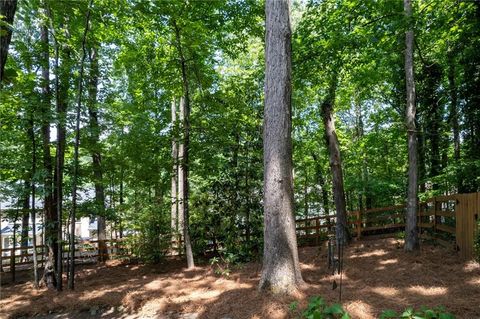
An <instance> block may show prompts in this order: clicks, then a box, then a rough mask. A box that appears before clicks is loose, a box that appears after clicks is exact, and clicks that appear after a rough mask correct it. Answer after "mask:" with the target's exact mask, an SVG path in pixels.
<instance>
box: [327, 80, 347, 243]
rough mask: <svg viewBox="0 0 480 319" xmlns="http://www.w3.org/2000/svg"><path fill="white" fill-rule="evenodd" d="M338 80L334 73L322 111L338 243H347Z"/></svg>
mask: <svg viewBox="0 0 480 319" xmlns="http://www.w3.org/2000/svg"><path fill="white" fill-rule="evenodd" d="M337 81H338V78H337V74H334V75H333V77H332V80H331V83H330V88H329V93H328V97H327V98H326V99H325V101H324V102H323V103H322V109H321V113H322V119H323V125H324V126H325V141H326V144H327V149H328V154H329V158H330V170H331V171H332V185H333V200H334V202H335V209H336V217H337V218H336V219H337V221H336V226H335V235H336V239H337V242H338V243H342V244H346V243H348V242H349V241H350V234H349V232H348V226H347V208H346V202H345V190H344V187H343V171H342V159H341V157H340V144H339V142H338V137H337V133H336V131H335V120H334V118H333V107H334V104H335V91H336V89H337Z"/></svg>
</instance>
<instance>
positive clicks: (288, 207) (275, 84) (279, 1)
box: [260, 0, 303, 293]
mask: <svg viewBox="0 0 480 319" xmlns="http://www.w3.org/2000/svg"><path fill="white" fill-rule="evenodd" d="M265 11H266V35H265V44H266V47H265V68H266V69H265V111H264V114H265V115H264V126H263V150H264V155H263V165H264V169H265V171H264V195H263V196H264V198H263V205H264V251H263V269H262V276H261V279H260V289H261V290H268V291H272V292H273V293H290V292H292V291H294V290H296V288H297V287H298V286H299V285H301V284H302V283H303V279H302V274H301V272H300V265H299V261H298V250H297V237H296V233H295V218H294V215H293V214H294V200H293V174H292V166H293V165H292V137H291V132H292V110H291V107H292V105H291V94H292V84H291V29H290V5H289V0H267V1H266V2H265Z"/></svg>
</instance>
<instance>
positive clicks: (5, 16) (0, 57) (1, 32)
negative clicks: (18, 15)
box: [0, 0, 17, 83]
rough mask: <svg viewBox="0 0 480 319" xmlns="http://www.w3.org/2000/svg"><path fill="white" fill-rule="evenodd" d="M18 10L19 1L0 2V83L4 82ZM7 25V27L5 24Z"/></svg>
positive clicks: (3, 0)
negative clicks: (12, 26) (14, 21)
mask: <svg viewBox="0 0 480 319" xmlns="http://www.w3.org/2000/svg"><path fill="white" fill-rule="evenodd" d="M16 10H17V0H0V16H1V20H2V21H1V24H0V83H2V82H3V77H4V70H5V64H6V63H7V56H8V47H9V46H10V41H11V40H12V28H11V25H13V19H14V18H15V11H16ZM4 23H5V24H7V25H5V24H4Z"/></svg>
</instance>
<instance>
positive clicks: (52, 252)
mask: <svg viewBox="0 0 480 319" xmlns="http://www.w3.org/2000/svg"><path fill="white" fill-rule="evenodd" d="M45 11H47V10H45ZM41 42H42V65H41V68H42V84H41V86H42V96H43V101H42V108H41V110H42V115H41V116H42V119H41V121H42V125H41V130H42V144H43V169H44V176H45V177H44V211H45V242H46V244H47V250H48V251H47V262H46V263H45V270H44V274H43V278H42V281H44V282H45V283H46V285H47V287H49V288H55V287H56V286H57V280H56V278H55V269H56V268H57V255H58V254H57V252H58V239H59V238H58V227H59V225H58V222H57V214H56V211H55V210H54V209H53V196H52V186H53V185H52V170H53V167H52V157H51V155H50V119H51V110H50V100H51V92H50V67H49V59H50V54H49V40H48V27H47V25H46V24H45V23H43V24H42V25H41Z"/></svg>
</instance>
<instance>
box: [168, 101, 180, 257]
mask: <svg viewBox="0 0 480 319" xmlns="http://www.w3.org/2000/svg"><path fill="white" fill-rule="evenodd" d="M171 114H172V181H171V192H170V197H171V212H170V217H171V230H172V242H173V247H172V248H173V249H175V248H179V247H181V245H180V242H177V241H178V240H179V238H178V236H177V235H178V187H177V181H178V147H177V140H178V126H177V103H176V101H175V97H174V98H172V105H171Z"/></svg>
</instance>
